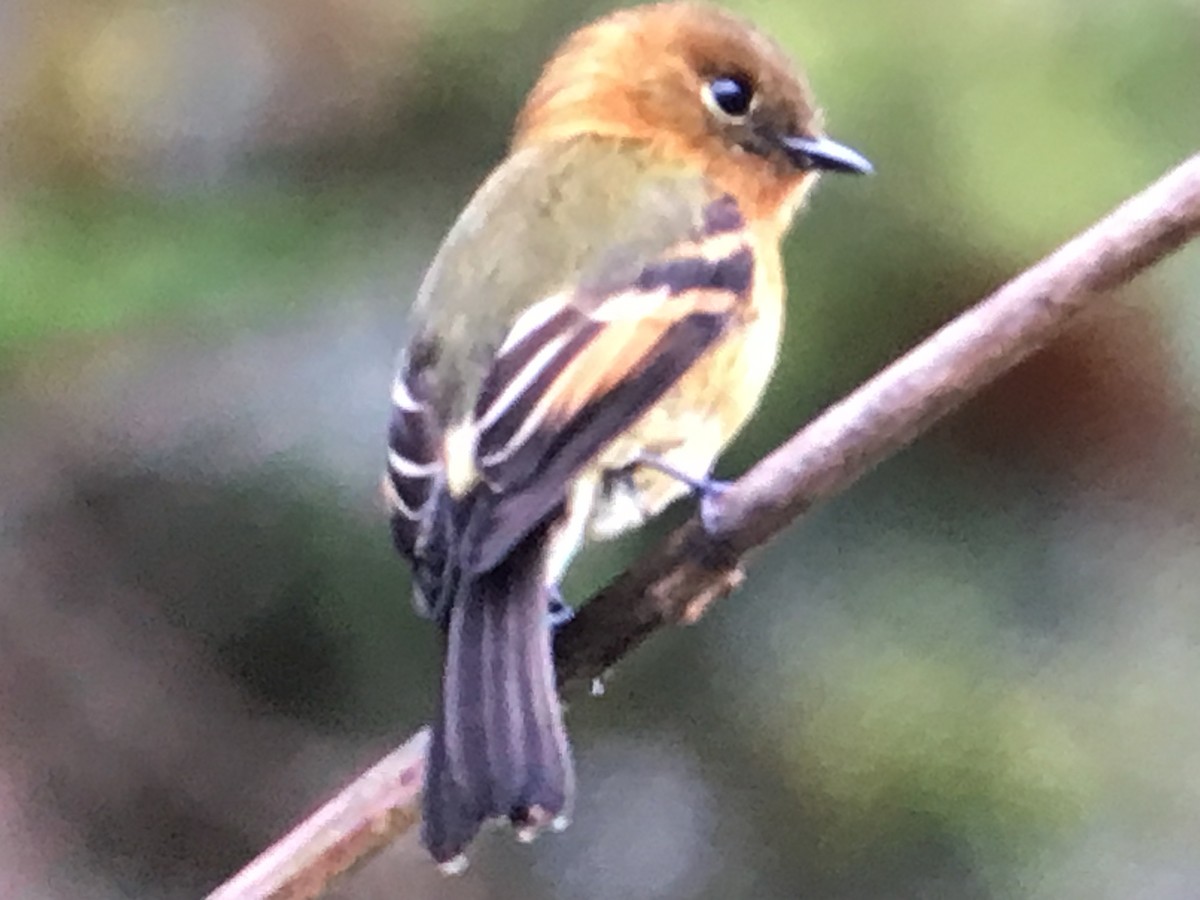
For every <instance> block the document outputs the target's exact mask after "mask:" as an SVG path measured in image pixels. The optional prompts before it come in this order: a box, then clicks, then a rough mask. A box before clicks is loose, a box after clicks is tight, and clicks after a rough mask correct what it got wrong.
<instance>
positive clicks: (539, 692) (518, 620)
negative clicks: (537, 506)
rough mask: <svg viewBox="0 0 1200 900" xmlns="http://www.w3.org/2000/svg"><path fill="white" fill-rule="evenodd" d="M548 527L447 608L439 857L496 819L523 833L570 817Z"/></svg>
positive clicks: (465, 581) (435, 840)
mask: <svg viewBox="0 0 1200 900" xmlns="http://www.w3.org/2000/svg"><path fill="white" fill-rule="evenodd" d="M542 532H543V529H538V530H537V531H535V532H534V534H532V535H530V536H529V537H527V538H526V539H525V540H523V541H522V542H521V544H520V545H518V546H517V547H516V548H514V550H513V552H512V553H511V554H510V555H509V556H508V558H507V559H505V561H504V562H502V563H501V564H500V565H499V566H497V567H496V568H495V569H493V570H492V571H490V572H487V573H485V574H484V575H482V576H476V577H473V578H472V577H471V576H466V575H463V576H462V581H461V582H460V584H459V587H458V589H457V590H456V591H455V597H454V599H453V601H452V605H451V607H450V609H449V610H448V611H447V615H446V618H445V620H444V621H445V622H446V646H445V663H444V667H443V671H442V695H441V706H440V710H439V713H438V718H437V719H436V721H435V725H434V729H433V740H432V742H431V744H430V749H429V762H428V769H427V772H426V779H425V808H424V826H423V834H422V836H423V840H424V843H425V846H426V847H427V848H428V849H429V851H430V853H431V854H432V855H433V857H434V858H435V859H436V860H437V861H438V862H441V863H447V862H450V861H452V860H454V859H455V858H456V857H457V856H458V855H459V854H461V853H462V852H463V850H465V849H466V847H467V845H468V844H469V843H470V842H471V840H472V839H473V838H474V837H475V835H476V833H477V832H478V831H479V828H480V826H481V825H482V824H483V823H484V822H485V821H487V820H488V819H491V818H496V817H503V818H508V819H510V820H511V821H512V822H513V824H514V825H516V826H517V827H518V828H520V829H521V832H520V834H521V835H522V836H526V835H527V836H532V835H534V834H536V833H537V831H538V830H539V829H541V828H543V827H545V826H547V825H552V824H557V823H558V822H562V821H565V816H566V815H567V813H568V811H569V807H570V802H571V794H572V791H573V786H574V773H573V769H572V765H571V754H570V748H569V746H568V744H567V735H566V731H565V730H564V728H563V722H562V709H561V707H560V705H559V701H558V692H557V688H556V685H555V678H554V663H553V658H552V655H551V634H550V625H549V620H548V616H547V608H548V604H549V597H548V592H547V590H546V588H545V586H544V585H543V584H542V572H543V565H542V555H543V548H544V543H545V535H544V534H543V533H542Z"/></svg>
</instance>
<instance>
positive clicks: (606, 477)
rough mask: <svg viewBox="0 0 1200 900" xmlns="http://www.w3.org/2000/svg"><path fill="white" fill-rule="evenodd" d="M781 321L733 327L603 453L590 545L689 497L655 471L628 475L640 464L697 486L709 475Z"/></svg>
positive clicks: (747, 402) (749, 402)
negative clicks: (650, 460) (655, 463)
mask: <svg viewBox="0 0 1200 900" xmlns="http://www.w3.org/2000/svg"><path fill="white" fill-rule="evenodd" d="M780 318H781V317H780V316H778V315H774V316H772V315H766V316H764V315H762V314H761V313H760V315H758V316H757V317H756V318H754V319H753V320H751V321H748V322H744V323H742V324H741V325H740V327H735V328H734V329H733V332H732V334H731V335H730V336H729V337H727V338H726V339H725V340H723V341H722V342H721V343H719V344H717V345H716V346H715V347H713V348H712V350H710V351H709V352H708V353H707V354H705V356H703V357H701V359H700V360H698V361H697V362H696V364H695V365H694V366H693V367H692V368H691V369H690V370H689V371H688V373H687V374H685V375H684V376H683V377H682V378H681V379H680V380H679V381H678V382H677V383H676V384H675V385H674V386H673V387H672V388H671V389H670V390H668V391H667V393H666V394H665V395H664V396H663V397H662V399H660V400H659V401H658V403H656V404H655V405H654V406H653V407H651V408H650V409H649V410H648V411H647V412H646V413H645V414H644V415H643V416H642V418H641V419H640V420H639V421H638V422H637V424H635V425H634V426H633V427H632V428H631V429H629V430H628V431H627V432H626V433H625V434H624V435H623V436H622V437H620V438H618V439H617V440H616V441H614V442H613V443H612V444H611V445H610V446H609V447H608V448H607V449H606V451H605V452H604V454H602V456H601V457H600V460H599V463H598V467H597V471H595V473H594V477H595V481H596V483H597V491H596V495H595V500H594V503H593V505H592V510H591V515H590V519H589V522H588V534H589V536H590V537H593V538H608V537H613V536H615V535H617V534H620V533H621V532H623V531H626V530H627V529H629V528H633V527H637V526H639V525H641V524H642V523H643V522H645V521H646V520H647V519H648V518H651V517H653V516H655V515H657V514H658V513H659V512H661V511H662V510H663V509H664V508H666V507H667V505H669V504H670V503H671V502H672V501H674V500H676V499H678V498H679V497H682V496H684V495H685V494H687V493H689V491H690V490H691V489H690V488H689V487H688V485H686V484H685V483H683V482H682V481H680V480H679V479H677V478H674V477H672V476H670V475H667V474H665V473H663V472H661V471H658V470H657V469H652V468H649V467H646V466H639V467H635V468H633V469H631V470H630V469H629V466H630V464H631V463H633V462H634V461H635V460H636V459H638V457H639V456H643V455H652V456H656V457H658V458H659V459H661V460H663V461H664V462H666V463H668V464H669V465H670V466H672V467H673V468H675V469H677V470H679V471H680V472H684V473H686V474H688V475H689V476H692V477H695V478H703V477H705V476H707V475H708V474H709V472H710V471H711V470H712V468H713V464H714V463H715V462H716V459H717V456H718V455H719V454H720V452H721V450H722V449H723V448H724V447H725V446H726V445H727V444H728V443H729V442H730V441H731V440H732V439H733V437H734V436H735V435H736V434H737V433H738V432H739V431H740V430H741V428H742V426H743V425H744V424H745V423H746V421H747V420H748V419H749V418H750V416H751V415H752V414H753V412H754V410H755V409H756V408H757V406H758V402H759V399H760V398H761V397H762V393H763V391H764V389H765V388H766V385H767V381H768V380H769V378H770V376H771V372H772V370H773V369H774V365H775V357H776V348H777V347H778V337H779V330H780V327H781V324H782V323H781V321H780ZM618 473H623V474H620V476H619V477H614V476H616V475H618Z"/></svg>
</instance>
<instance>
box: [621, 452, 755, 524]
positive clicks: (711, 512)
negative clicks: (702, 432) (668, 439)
mask: <svg viewBox="0 0 1200 900" xmlns="http://www.w3.org/2000/svg"><path fill="white" fill-rule="evenodd" d="M636 466H645V467H646V468H647V469H654V470H655V471H656V472H661V473H662V474H664V475H666V476H667V477H668V478H674V479H675V480H676V481H679V482H681V483H683V484H686V485H687V486H688V487H689V488H691V490H692V493H693V494H695V495H696V497H697V498H698V499H699V501H700V521H701V522H703V523H704V528H705V530H706V531H708V532H709V533H710V534H714V533H715V532H716V529H715V528H714V524H715V522H716V516H717V515H718V513H719V512H720V510H719V509H717V505H718V504H719V503H720V502H721V495H722V494H724V493H725V491H727V490H729V486H730V484H731V483H732V482H729V481H721V480H720V479H718V478H713V477H711V476H710V475H701V476H696V475H692V474H690V473H688V472H684V471H683V470H682V469H679V468H677V467H676V466H673V465H672V464H671V463H669V462H667V461H666V460H665V459H663V458H662V457H661V456H658V455H657V454H654V453H639V454H638V455H637V457H636V458H635V459H634V460H633V462H632V463H630V466H629V467H630V468H631V469H632V468H634V467H636Z"/></svg>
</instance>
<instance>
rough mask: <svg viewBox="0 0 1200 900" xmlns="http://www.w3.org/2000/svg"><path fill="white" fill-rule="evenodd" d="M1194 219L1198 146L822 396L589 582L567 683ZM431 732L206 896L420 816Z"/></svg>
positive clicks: (631, 643)
mask: <svg viewBox="0 0 1200 900" xmlns="http://www.w3.org/2000/svg"><path fill="white" fill-rule="evenodd" d="M1198 233H1200V155H1196V156H1193V157H1192V158H1191V159H1189V160H1187V161H1186V162H1184V163H1183V164H1182V165H1180V166H1179V167H1178V168H1176V169H1175V170H1174V171H1172V172H1170V173H1168V174H1167V175H1165V176H1164V177H1163V178H1161V179H1160V180H1159V181H1157V182H1156V183H1155V184H1153V185H1151V186H1150V187H1149V188H1147V189H1146V190H1144V191H1143V192H1142V193H1140V194H1138V195H1136V196H1134V197H1133V198H1131V199H1130V200H1128V201H1126V202H1125V203H1124V204H1122V205H1121V206H1120V207H1119V208H1118V209H1116V210H1115V211H1114V212H1112V213H1111V214H1110V215H1108V216H1107V217H1105V218H1104V219H1102V220H1101V221H1100V222H1098V223H1097V224H1096V225H1094V226H1092V227H1091V228H1090V229H1088V230H1087V231H1085V232H1084V233H1083V234H1081V235H1079V236H1078V237H1076V238H1074V239H1072V240H1071V241H1069V242H1068V243H1067V244H1065V245H1063V246H1062V247H1061V248H1059V249H1058V250H1056V251H1055V252H1054V253H1052V254H1051V255H1050V256H1048V257H1046V258H1045V259H1044V260H1042V261H1041V262H1039V263H1037V264H1036V265H1034V266H1033V267H1032V268H1030V269H1028V270H1027V271H1025V272H1024V273H1023V274H1021V275H1019V276H1017V277H1016V278H1014V279H1013V280H1012V281H1010V282H1009V283H1008V284H1006V285H1004V286H1003V287H1001V288H1000V289H999V290H997V291H996V292H995V293H994V294H992V295H991V296H990V297H988V298H987V299H985V300H983V301H982V302H980V303H979V304H978V305H976V306H975V307H973V308H971V309H970V310H968V311H967V312H965V313H963V314H962V315H960V316H959V317H958V318H956V319H954V320H953V321H951V322H950V323H949V324H948V325H946V326H945V327H943V328H942V329H941V330H939V331H938V332H937V333H936V334H934V335H933V336H932V337H930V338H929V339H927V340H926V341H924V342H923V343H922V344H920V345H919V346H917V347H916V348H915V349H913V350H912V351H911V352H909V353H908V354H906V355H905V356H903V357H901V358H900V359H899V360H897V361H896V362H894V363H892V365H890V366H888V367H887V368H886V369H884V370H883V371H882V372H880V373H879V374H878V375H876V376H875V377H874V378H872V379H871V380H870V381H868V382H867V383H866V384H864V385H862V386H861V387H860V388H858V389H857V390H856V391H854V392H853V393H852V394H850V395H849V396H848V397H846V398H845V399H844V400H842V401H841V402H840V403H837V404H836V405H834V406H833V407H831V408H830V409H828V410H826V411H825V412H824V413H823V414H821V415H820V416H819V417H818V418H817V419H815V420H814V421H813V422H812V423H811V424H809V425H807V426H806V427H805V428H803V429H802V430H801V431H799V432H798V433H797V434H796V435H794V436H793V437H792V438H791V439H790V440H788V441H787V442H786V443H784V444H783V445H782V446H780V447H779V448H777V449H776V450H775V451H774V452H772V453H771V454H770V455H769V456H767V457H766V458H765V459H763V460H762V461H761V462H759V463H758V464H757V465H756V466H754V468H752V469H751V470H750V471H749V472H747V473H746V474H745V475H744V476H743V477H742V478H740V479H739V480H738V481H737V482H736V483H735V484H734V485H733V486H732V488H731V489H730V490H729V491H728V492H727V493H725V494H723V495H722V497H721V503H720V505H719V506H718V507H717V509H716V510H715V511H714V512H715V516H710V518H709V523H710V525H712V526H713V534H712V535H710V534H708V533H706V531H705V529H704V527H703V526H702V525H701V523H700V522H699V520H698V518H696V517H693V518H692V519H691V520H690V521H688V522H687V523H685V524H684V525H682V526H681V527H679V528H678V529H677V530H676V531H675V532H674V533H673V534H671V535H670V536H668V537H667V538H666V540H665V541H664V542H663V543H662V544H661V545H659V546H658V547H657V548H655V549H654V550H652V551H651V552H650V553H648V554H646V555H645V556H644V557H643V558H642V559H641V560H639V561H638V562H637V563H635V564H634V565H633V566H632V567H631V568H630V569H629V570H628V571H627V572H625V573H624V574H623V575H621V576H620V577H618V578H617V579H616V580H615V581H613V582H612V583H611V584H609V585H608V586H607V587H605V588H604V589H603V590H601V591H600V592H599V593H598V594H597V595H596V596H595V597H593V598H592V599H591V600H590V601H589V602H588V603H587V604H586V605H585V606H584V607H583V608H582V609H581V610H580V612H579V613H578V614H577V615H576V616H575V618H574V619H573V620H572V621H571V622H570V623H569V624H568V625H567V626H566V627H565V628H564V629H563V631H562V632H561V633H560V634H559V636H558V641H557V644H556V648H555V649H556V652H557V658H558V673H559V680H560V683H566V682H572V681H577V680H579V679H587V678H593V677H596V676H599V675H601V674H603V673H604V671H605V670H606V669H608V668H609V667H610V666H612V665H613V664H614V663H616V662H617V661H618V660H619V659H621V658H622V657H623V656H625V655H626V654H627V653H629V652H630V651H631V650H632V649H633V648H634V647H636V646H637V645H638V644H640V643H641V642H642V641H643V640H645V639H646V638H647V637H649V636H650V635H651V634H653V633H654V632H655V631H657V630H659V629H660V628H663V627H665V626H667V625H671V624H675V623H686V622H691V621H694V620H695V619H696V618H697V617H699V616H700V614H701V613H703V611H704V610H705V608H706V607H707V606H708V605H709V604H710V603H712V602H713V601H715V600H718V599H720V598H721V597H723V596H725V595H726V594H728V593H729V592H730V591H731V590H732V589H733V588H734V587H735V586H736V585H737V583H738V582H739V581H740V580H741V578H742V574H741V568H740V565H741V560H742V558H743V557H744V556H745V555H746V554H747V553H748V552H749V551H751V550H753V549H754V548H756V547H759V546H761V545H762V544H764V543H766V542H767V541H769V540H770V539H771V538H772V537H774V536H775V535H776V534H778V533H779V532H780V531H781V530H783V529H784V528H785V527H786V526H787V525H788V524H790V523H791V522H792V521H794V520H795V519H797V518H799V517H800V516H801V515H803V514H804V512H805V511H806V510H807V509H809V508H810V507H811V506H813V505H814V504H815V503H818V502H820V501H822V500H825V499H828V498H830V497H832V496H834V495H836V494H838V493H840V492H841V491H843V490H845V489H846V488H847V487H849V486H850V485H851V484H853V483H854V482H855V481H856V480H857V479H858V478H860V477H861V476H862V475H863V474H864V473H866V472H867V471H868V470H870V469H871V468H872V467H874V466H875V465H876V464H878V463H879V462H881V461H882V460H884V459H886V458H887V457H889V456H891V455H892V454H893V453H895V452H896V451H897V450H899V449H900V448H902V447H904V446H905V445H906V444H908V443H909V442H911V441H912V440H913V439H914V438H915V437H917V436H918V435H919V434H921V433H922V432H924V431H925V430H926V429H928V428H929V427H930V426H931V425H932V424H933V423H934V422H936V421H938V420H939V419H941V418H943V417H944V416H946V415H947V414H948V413H950V412H951V411H953V410H954V409H956V408H957V407H958V406H960V405H961V404H962V403H963V402H965V401H966V400H967V399H969V398H970V397H971V396H973V395H974V394H976V393H977V392H978V391H979V390H980V389H981V388H982V387H984V386H985V385H987V384H988V383H990V382H991V381H993V380H995V379H996V378H997V377H998V376H999V375H1001V374H1003V373H1004V372H1006V371H1007V370H1009V369H1011V368H1012V367H1013V366H1015V365H1016V364H1017V363H1019V362H1020V361H1021V360H1023V359H1025V358H1026V357H1027V356H1029V355H1030V354H1031V353H1033V352H1035V351H1036V350H1038V349H1039V348H1041V347H1043V346H1045V345H1046V343H1048V342H1049V341H1050V340H1051V339H1052V338H1054V337H1055V336H1056V335H1058V334H1059V333H1060V332H1061V331H1062V330H1063V328H1064V327H1065V326H1066V325H1067V324H1068V323H1069V322H1070V321H1071V319H1073V318H1074V316H1075V315H1076V314H1077V313H1079V312H1080V311H1081V310H1083V309H1085V308H1087V307H1089V306H1090V305H1092V304H1093V302H1094V301H1095V300H1096V299H1097V298H1098V297H1100V296H1101V295H1102V294H1103V293H1104V292H1106V291H1108V290H1110V289H1111V288H1114V287H1116V286H1118V285H1121V284H1124V283H1125V282H1127V281H1129V280H1130V279H1132V278H1133V277H1134V276H1135V275H1137V274H1139V273H1140V272H1142V271H1144V270H1145V269H1147V268H1149V267H1150V266H1152V265H1153V264H1154V263H1156V262H1158V261H1159V260H1160V259H1162V258H1163V257H1165V256H1167V255H1168V254H1170V253H1172V252H1173V251H1175V250H1178V249H1179V248H1181V247H1182V246H1183V245H1184V244H1186V243H1187V242H1188V241H1189V240H1191V239H1192V238H1193V237H1195V236H1196V235H1197V234H1198ZM426 741H427V732H426V730H424V729H422V730H421V731H420V732H418V733H417V734H416V735H415V736H414V737H413V738H411V739H410V740H409V741H408V742H407V743H406V744H404V745H403V746H402V747H400V748H398V749H397V750H394V751H393V752H392V753H391V754H389V755H388V756H386V757H385V758H384V759H382V760H381V761H380V762H379V763H377V764H376V765H375V766H374V767H373V768H371V769H370V770H369V771H367V772H366V773H364V774H363V775H361V776H359V778H357V779H356V780H355V781H354V782H353V783H352V784H351V785H349V786H348V787H347V788H346V789H344V790H343V791H342V792H341V793H340V794H338V795H337V796H336V797H334V798H333V799H332V800H330V801H329V802H328V803H326V804H325V805H324V806H322V807H321V808H320V809H318V810H317V811H316V812H315V813H314V814H313V815H312V816H310V817H309V818H308V819H306V820H305V821H304V822H302V823H301V824H300V825H299V826H297V828H296V829H295V830H294V831H293V832H292V833H291V834H289V835H287V836H286V837H284V838H283V839H282V840H280V841H279V842H278V843H277V844H275V845H274V846H272V847H271V848H269V849H268V850H266V851H265V852H264V853H263V854H262V855H261V856H259V857H258V858H257V859H256V860H254V861H253V862H251V863H250V864H249V865H248V866H247V867H246V868H245V869H243V870H242V871H241V872H240V873H238V874H237V875H236V876H234V877H233V878H232V879H230V880H229V881H228V882H226V883H225V884H224V885H222V886H221V887H220V888H218V889H217V890H216V891H215V892H214V893H213V894H211V895H210V898H209V900H243V898H246V900H249V898H255V900H257V898H268V897H269V898H310V897H316V896H318V895H319V894H320V893H321V892H322V891H323V890H324V889H325V888H326V887H327V886H328V885H329V883H330V882H331V881H332V879H333V878H334V877H336V876H337V875H339V874H341V873H343V872H345V871H346V870H348V869H349V868H351V867H352V866H354V865H356V864H357V863H359V862H361V861H363V860H365V859H366V858H367V857H368V856H370V855H371V854H373V853H375V852H376V851H378V850H380V849H381V848H383V847H384V846H386V845H387V844H388V843H390V842H391V841H392V840H394V839H395V838H396V837H397V836H398V835H400V834H402V833H404V832H405V831H407V830H408V829H409V828H410V827H411V826H412V825H413V824H414V823H415V822H416V820H417V818H418V816H419V808H420V790H421V782H422V778H423V774H424V773H423V770H424V752H425V744H426Z"/></svg>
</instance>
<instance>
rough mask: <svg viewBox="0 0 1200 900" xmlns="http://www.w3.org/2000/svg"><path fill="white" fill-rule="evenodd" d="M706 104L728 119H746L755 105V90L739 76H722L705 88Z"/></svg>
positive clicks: (714, 79) (712, 80) (711, 81)
mask: <svg viewBox="0 0 1200 900" xmlns="http://www.w3.org/2000/svg"><path fill="white" fill-rule="evenodd" d="M703 95H704V104H705V106H707V107H708V108H709V109H710V110H712V111H713V112H714V113H716V114H717V115H720V116H722V117H723V118H727V119H735V120H737V119H744V118H745V117H746V116H747V115H748V114H749V112H750V108H751V106H753V104H754V89H753V88H752V87H751V86H750V83H749V82H748V81H747V80H746V79H745V78H742V77H740V76H738V75H720V76H718V77H716V78H713V79H711V80H710V81H709V82H708V83H707V84H705V85H704V88H703Z"/></svg>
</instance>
